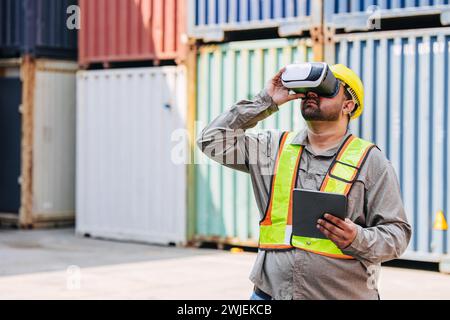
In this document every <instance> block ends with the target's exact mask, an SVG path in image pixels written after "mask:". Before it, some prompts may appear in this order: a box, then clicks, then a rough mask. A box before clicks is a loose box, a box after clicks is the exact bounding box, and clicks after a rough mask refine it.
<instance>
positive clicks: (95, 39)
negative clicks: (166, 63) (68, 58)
mask: <svg viewBox="0 0 450 320" xmlns="http://www.w3.org/2000/svg"><path fill="white" fill-rule="evenodd" d="M185 7H186V5H185V1H184V0H164V1H160V0H137V1H136V0H80V8H81V15H82V19H81V30H80V38H79V39H80V42H79V48H80V50H79V60H80V63H81V64H82V65H87V64H90V63H109V62H129V61H139V60H182V59H183V58H184V56H185V50H186V47H185V45H186V42H187V36H186V34H185V33H186V30H185V29H186V28H185V24H186V22H185V21H186V20H185V19H186V12H185V11H186V8H185Z"/></svg>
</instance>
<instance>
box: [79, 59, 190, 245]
mask: <svg viewBox="0 0 450 320" xmlns="http://www.w3.org/2000/svg"><path fill="white" fill-rule="evenodd" d="M185 73H186V72H185V68H184V67H183V66H179V67H174V66H170V67H154V68H135V69H116V70H107V71H82V72H79V74H78V80H77V81H78V82H77V83H78V109H77V116H78V117H77V119H78V122H77V137H78V139H77V221H76V230H77V233H79V234H90V235H91V236H94V237H100V238H107V239H116V240H125V241H140V242H148V243H160V244H168V243H172V242H173V243H184V242H185V241H186V228H187V225H186V203H185V202H186V165H185V162H183V159H180V158H179V157H178V156H177V154H178V152H177V150H178V151H180V150H181V151H183V150H185V151H186V148H187V143H185V142H184V141H186V139H182V136H183V134H184V133H185V132H186V130H185V128H186V91H187V90H186V74H185ZM178 133H179V134H178ZM180 139H181V140H180Z"/></svg>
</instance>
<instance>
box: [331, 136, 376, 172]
mask: <svg viewBox="0 0 450 320" xmlns="http://www.w3.org/2000/svg"><path fill="white" fill-rule="evenodd" d="M371 146H373V143H371V142H369V141H365V140H363V139H360V138H355V139H353V140H352V141H351V142H350V143H349V144H348V145H347V148H346V149H345V152H344V153H343V154H342V155H341V157H340V158H339V159H337V160H339V161H340V162H343V163H345V164H349V165H351V166H354V167H358V166H359V162H360V161H361V160H362V157H363V156H364V154H365V153H366V150H367V149H368V148H369V147H371Z"/></svg>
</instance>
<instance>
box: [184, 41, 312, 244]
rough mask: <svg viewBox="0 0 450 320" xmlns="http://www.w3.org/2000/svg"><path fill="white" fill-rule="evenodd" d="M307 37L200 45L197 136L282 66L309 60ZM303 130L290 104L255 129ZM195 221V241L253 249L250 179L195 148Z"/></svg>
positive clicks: (256, 214) (297, 108)
mask: <svg viewBox="0 0 450 320" xmlns="http://www.w3.org/2000/svg"><path fill="white" fill-rule="evenodd" d="M312 60H313V54H312V48H311V41H310V39H302V40H299V39H296V40H288V39H274V40H258V41H244V42H231V43H228V44H223V45H209V46H205V47H201V48H200V49H199V52H198V57H197V108H196V120H197V123H196V129H195V135H196V136H197V137H198V136H199V135H200V133H201V131H202V130H203V128H204V127H205V126H206V125H207V124H209V123H210V122H211V121H212V120H213V119H214V118H216V117H217V116H219V114H221V113H222V112H224V111H225V110H228V109H229V108H231V106H232V105H233V104H234V103H235V102H237V101H239V100H242V99H251V98H253V97H254V96H255V95H256V94H257V93H259V92H260V91H261V90H262V89H263V88H264V86H265V84H266V82H267V81H268V80H269V79H270V78H271V77H273V76H274V75H275V74H276V73H277V72H278V71H279V69H281V67H283V66H284V65H286V64H288V63H292V62H295V61H297V62H304V61H312ZM303 127H304V121H303V118H302V116H301V110H300V106H299V105H298V102H297V105H296V104H295V103H294V102H291V103H289V104H287V105H286V106H283V108H282V109H280V111H279V112H278V113H276V114H275V115H273V116H271V117H269V118H267V119H266V120H264V121H262V122H261V123H260V124H259V125H258V126H257V127H256V128H255V129H252V131H253V132H254V131H257V130H264V129H277V130H293V129H301V128H303ZM195 159H196V163H197V164H196V166H195V167H196V168H195V179H194V180H195V198H194V199H193V200H192V201H194V202H195V203H194V205H190V206H189V207H190V208H192V210H193V211H194V213H191V214H190V216H191V217H192V219H194V220H195V227H194V229H195V231H194V236H193V237H192V240H193V241H214V242H222V243H229V244H236V245H248V246H256V244H257V241H258V235H257V233H258V225H259V224H258V222H259V220H260V216H259V212H258V208H257V206H256V202H255V199H254V195H253V191H252V187H251V183H250V177H249V176H248V174H245V173H241V172H238V171H235V170H232V169H229V168H225V167H223V166H221V165H219V164H217V163H215V162H213V161H212V160H210V159H208V158H207V157H206V155H204V154H203V153H201V150H199V149H198V148H195Z"/></svg>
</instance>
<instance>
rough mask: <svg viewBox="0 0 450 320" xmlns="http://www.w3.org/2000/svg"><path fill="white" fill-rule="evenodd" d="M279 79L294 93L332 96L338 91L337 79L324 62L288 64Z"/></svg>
mask: <svg viewBox="0 0 450 320" xmlns="http://www.w3.org/2000/svg"><path fill="white" fill-rule="evenodd" d="M281 81H282V83H283V86H284V87H286V88H288V89H291V90H293V91H295V92H296V93H307V92H315V93H317V94H318V95H319V96H322V97H325V98H333V97H335V96H336V95H337V94H338V93H339V81H338V80H337V79H336V78H335V77H334V75H333V72H331V70H330V67H329V66H328V64H326V63H324V62H310V63H309V62H308V63H296V64H290V65H288V66H286V71H284V72H283V74H282V76H281Z"/></svg>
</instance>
